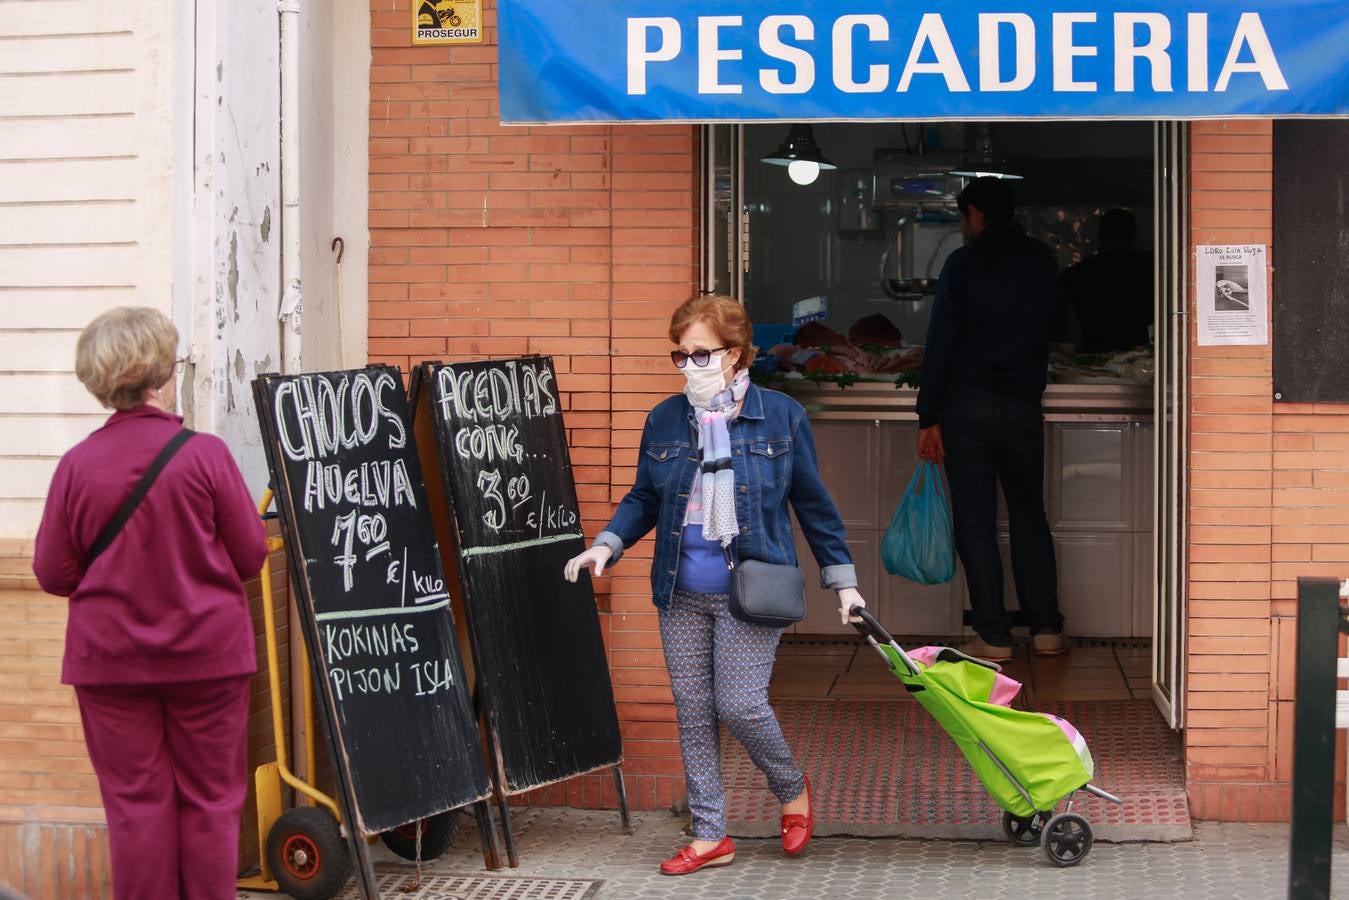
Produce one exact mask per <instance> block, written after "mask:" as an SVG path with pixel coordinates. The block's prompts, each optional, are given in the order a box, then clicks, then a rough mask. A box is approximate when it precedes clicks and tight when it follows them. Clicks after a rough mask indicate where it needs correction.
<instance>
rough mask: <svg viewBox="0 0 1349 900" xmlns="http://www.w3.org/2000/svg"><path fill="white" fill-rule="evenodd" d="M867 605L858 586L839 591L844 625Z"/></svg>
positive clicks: (855, 617)
mask: <svg viewBox="0 0 1349 900" xmlns="http://www.w3.org/2000/svg"><path fill="white" fill-rule="evenodd" d="M578 558H579V557H578ZM866 605H867V602H866V601H865V600H863V599H862V595H861V594H860V593H858V591H857V588H843V589H842V590H840V591H839V592H838V615H839V620H840V621H841V622H842V623H843V624H844V625H847V624H848V623H850V622H860V621H862V620H861V619H860V618H858V617H857V616H849V615H848V613H849V611H850V610H851V609H852V608H853V607H854V606H861V607H863V608H865V607H866Z"/></svg>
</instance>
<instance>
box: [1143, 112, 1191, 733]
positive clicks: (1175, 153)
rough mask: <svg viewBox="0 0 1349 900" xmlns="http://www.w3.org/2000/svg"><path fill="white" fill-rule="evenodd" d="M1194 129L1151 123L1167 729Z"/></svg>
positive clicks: (1177, 605) (1174, 703)
mask: <svg viewBox="0 0 1349 900" xmlns="http://www.w3.org/2000/svg"><path fill="white" fill-rule="evenodd" d="M1189 149H1190V127H1189V123H1188V122H1157V123H1156V124H1155V125H1154V126H1153V217H1154V218H1153V224H1154V235H1155V238H1154V241H1155V253H1154V259H1155V266H1156V268H1155V272H1154V278H1155V281H1154V285H1155V297H1156V300H1155V304H1156V305H1155V315H1154V317H1153V321H1154V322H1155V323H1156V337H1155V340H1154V346H1155V354H1154V357H1155V359H1156V365H1157V375H1156V378H1155V380H1154V393H1153V410H1154V412H1153V416H1154V422H1155V425H1154V428H1153V440H1154V447H1153V452H1154V454H1155V459H1154V467H1153V473H1154V475H1153V528H1152V547H1153V554H1152V564H1153V573H1152V575H1153V579H1152V583H1153V591H1152V600H1153V603H1152V678H1151V680H1152V699H1153V702H1154V703H1156V704H1157V708H1158V710H1160V711H1161V713H1162V715H1163V717H1165V719H1166V721H1167V724H1169V725H1170V726H1171V727H1172V728H1173V729H1176V730H1179V729H1181V728H1182V727H1184V723H1185V642H1186V612H1187V609H1188V604H1187V602H1186V598H1187V596H1188V591H1187V588H1188V584H1189V581H1188V575H1189V572H1188V568H1189V567H1188V557H1189V554H1188V544H1187V541H1188V537H1189V515H1188V513H1189V507H1188V504H1189V477H1188V475H1189V453H1188V451H1189V437H1188V436H1189V378H1190V354H1189V349H1190V327H1189V326H1190V318H1189V305H1188V304H1189V259H1190V233H1189V232H1190V228H1189V225H1190V215H1189V208H1190V202H1189V201H1190V197H1189V177H1190V153H1189Z"/></svg>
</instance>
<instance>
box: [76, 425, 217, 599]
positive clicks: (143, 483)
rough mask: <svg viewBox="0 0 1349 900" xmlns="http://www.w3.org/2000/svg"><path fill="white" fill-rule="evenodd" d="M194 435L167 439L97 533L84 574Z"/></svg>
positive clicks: (185, 430) (185, 433)
mask: <svg viewBox="0 0 1349 900" xmlns="http://www.w3.org/2000/svg"><path fill="white" fill-rule="evenodd" d="M194 434H196V432H195V431H193V430H192V429H190V428H183V429H181V430H180V431H179V432H178V433H177V434H175V435H174V436H173V437H171V438H169V442H168V443H167V444H165V445H164V447H163V449H161V450H160V451H159V455H158V456H156V457H155V458H154V460H153V461H152V462H151V463H150V468H148V469H146V470H145V474H144V475H142V476H141V480H140V481H138V482H136V486H135V487H134V488H132V489H131V493H130V494H129V495H128V496H127V498H126V499H125V500H123V501H122V505H121V507H119V508H118V510H117V514H116V515H114V516H113V517H112V520H111V521H110V522H108V524H107V525H104V526H103V530H102V531H100V532H99V533H98V537H97V538H96V539H95V540H94V545H93V546H92V547H90V548H89V552H88V553H87V554H86V555H85V557H84V570H85V571H86V572H87V571H89V567H90V566H91V565H93V563H94V560H96V559H98V557H99V556H100V555H101V554H102V553H103V551H104V550H107V549H108V545H109V544H111V543H112V542H113V539H114V538H116V537H117V535H118V534H120V533H121V531H122V527H123V526H124V525H126V523H127V520H129V519H130V518H131V514H132V513H134V512H135V511H136V507H138V506H140V505H141V501H142V500H144V499H145V495H146V494H148V493H149V492H150V486H151V485H152V484H154V483H155V479H156V478H158V477H159V473H160V472H162V471H164V467H165V466H167V465H168V464H169V460H171V459H173V455H174V454H175V453H177V452H178V450H179V449H180V448H181V447H182V446H183V445H184V444H186V443H187V441H188V438H190V437H192V435H194Z"/></svg>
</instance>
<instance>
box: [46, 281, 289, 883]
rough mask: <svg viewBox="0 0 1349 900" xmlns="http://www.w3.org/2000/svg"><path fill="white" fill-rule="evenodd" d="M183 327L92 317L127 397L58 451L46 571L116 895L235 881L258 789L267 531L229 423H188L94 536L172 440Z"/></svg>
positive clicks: (93, 388)
mask: <svg viewBox="0 0 1349 900" xmlns="http://www.w3.org/2000/svg"><path fill="white" fill-rule="evenodd" d="M177 344H178V332H177V330H176V329H175V328H174V326H173V323H172V322H171V321H169V319H168V318H167V317H166V316H164V315H163V314H162V313H160V312H158V311H156V310H153V309H147V308H134V309H131V308H121V309H114V310H111V311H110V312H107V313H104V314H103V315H101V316H99V317H98V318H97V319H95V320H94V321H93V322H92V323H91V324H90V325H89V327H87V328H86V329H85V330H84V332H83V334H81V335H80V339H79V343H78V345H77V348H76V362H75V368H76V374H77V375H78V376H79V379H80V381H82V382H83V383H84V385H85V387H87V388H88V389H89V391H90V393H92V394H93V395H94V396H95V397H96V398H97V399H98V401H99V402H100V403H102V404H103V405H104V406H106V407H109V408H112V409H115V410H116V412H114V413H113V415H112V416H111V417H110V418H109V419H108V421H107V423H106V424H104V426H103V427H102V428H100V429H99V430H97V431H95V432H94V433H93V434H91V435H90V436H89V437H88V438H86V439H85V440H83V441H81V442H80V443H79V444H77V445H76V446H75V447H74V448H73V449H71V450H70V451H69V452H68V453H66V455H65V456H64V457H62V459H61V462H60V464H59V465H58V466H57V468H56V474H55V476H54V477H53V479H52V484H51V488H50V490H49V491H48V494H47V505H46V509H45V510H44V512H43V517H42V525H41V528H40V530H39V531H38V535H37V549H36V553H35V557H34V560H33V571H34V573H35V574H36V575H37V578H38V581H39V583H41V585H42V588H43V590H45V591H47V592H48V593H51V594H55V595H57V596H64V597H69V598H70V618H69V623H68V625H67V628H66V650H65V660H64V663H63V666H62V671H61V680H62V681H63V682H64V683H66V684H71V685H74V687H75V693H76V697H77V698H78V700H79V705H80V717H81V719H82V721H83V724H84V737H85V742H86V743H87V745H88V748H89V757H90V759H91V760H92V761H93V765H94V770H95V771H96V772H97V773H98V779H99V786H100V788H101V790H102V793H103V805H104V809H105V811H106V814H107V819H108V839H109V843H110V845H111V855H112V877H113V888H114V894H115V896H116V897H117V900H129V898H138V900H139V898H146V900H164V898H172V897H193V898H198V897H200V898H212V900H214V898H222V900H223V898H233V897H234V896H235V891H234V882H235V873H236V867H237V856H238V843H239V819H240V816H241V814H242V810H243V802H244V796H245V792H246V766H245V740H246V734H247V727H246V723H247V718H248V696H249V676H250V675H251V674H252V673H253V672H254V671H256V668H257V656H256V652H255V649H254V638H253V622H252V615H251V613H250V610H249V606H248V599H247V597H246V596H245V594H244V587H243V579H244V578H246V577H251V576H252V575H255V574H256V573H257V572H258V571H259V570H260V569H261V567H262V564H263V561H264V560H265V558H266V555H267V541H266V532H265V530H264V528H263V526H262V523H261V521H260V520H259V518H258V515H257V512H256V509H255V508H254V504H253V501H252V499H251V498H250V497H249V494H248V489H247V488H246V487H245V485H244V481H243V477H242V476H241V475H240V473H239V467H238V466H237V465H236V464H235V462H234V459H233V457H232V456H231V455H230V452H229V450H228V448H226V446H225V444H224V442H223V441H221V440H220V439H219V438H217V437H215V436H213V435H209V434H196V435H193V436H192V437H191V439H190V440H188V441H187V442H186V443H185V444H183V445H182V448H181V449H180V450H179V451H178V452H177V453H176V455H174V456H173V457H172V458H171V459H170V460H169V462H168V464H167V465H166V466H165V467H164V469H163V470H162V471H161V472H160V474H159V477H158V478H157V480H156V481H155V482H154V483H153V485H152V486H151V487H150V490H149V492H148V494H146V496H145V499H144V500H143V501H142V502H141V504H140V505H139V506H138V507H137V508H136V510H135V512H134V513H133V514H132V516H131V518H130V519H128V520H127V522H126V524H125V526H124V527H123V528H122V529H121V531H120V532H119V533H118V534H117V536H116V537H115V538H113V540H112V542H111V543H110V544H108V545H107V549H106V550H105V551H104V552H102V553H101V554H100V555H98V556H97V557H96V558H95V559H94V560H93V561H92V562H91V563H90V564H89V565H88V567H87V569H86V567H85V559H86V557H87V555H88V553H89V550H90V548H91V547H92V546H93V544H94V543H95V541H96V539H97V538H98V536H99V534H100V533H101V532H102V531H103V529H104V527H105V526H106V525H107V523H108V522H109V521H110V520H112V518H113V517H114V515H115V514H116V512H117V510H118V508H119V507H120V506H121V505H122V503H123V501H124V500H125V499H126V498H127V496H128V495H129V494H130V493H131V491H132V488H133V487H134V486H135V484H136V483H137V482H138V481H139V480H140V478H141V476H142V474H144V473H145V471H146V470H147V469H148V468H149V467H150V464H151V461H152V460H153V459H154V458H155V457H156V456H157V455H158V454H159V452H160V450H161V449H162V448H163V447H164V446H165V445H166V444H167V443H168V442H169V440H170V439H171V438H173V437H174V435H175V434H177V433H178V432H179V431H180V430H181V429H182V427H183V420H182V419H181V418H180V417H179V416H177V415H174V412H173V410H174V408H175V406H176V396H175V387H174V368H175V360H174V354H175V352H176V348H177Z"/></svg>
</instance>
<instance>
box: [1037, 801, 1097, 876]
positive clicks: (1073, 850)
mask: <svg viewBox="0 0 1349 900" xmlns="http://www.w3.org/2000/svg"><path fill="white" fill-rule="evenodd" d="M1093 840H1094V838H1093V837H1092V834H1091V825H1090V824H1089V823H1088V822H1087V820H1086V819H1084V818H1082V817H1081V816H1079V815H1078V814H1077V813H1059V814H1058V815H1057V816H1055V817H1054V818H1052V819H1050V820H1049V822H1048V823H1047V824H1046V825H1045V828H1044V833H1043V834H1041V836H1040V843H1041V846H1043V847H1044V850H1045V856H1047V857H1049V861H1050V862H1052V863H1053V864H1054V865H1056V866H1060V867H1063V868H1067V867H1068V866H1075V865H1077V864H1078V863H1080V862H1081V861H1082V860H1084V859H1086V856H1087V853H1088V851H1090V850H1091V844H1092V841H1093Z"/></svg>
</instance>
